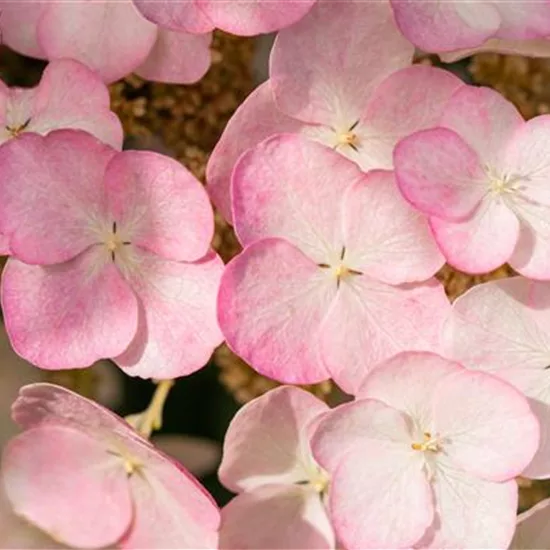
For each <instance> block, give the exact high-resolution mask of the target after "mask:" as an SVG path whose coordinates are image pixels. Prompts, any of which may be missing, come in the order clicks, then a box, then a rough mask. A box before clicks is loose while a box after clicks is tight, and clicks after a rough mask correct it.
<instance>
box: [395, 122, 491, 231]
mask: <svg viewBox="0 0 550 550" xmlns="http://www.w3.org/2000/svg"><path fill="white" fill-rule="evenodd" d="M394 162H395V175H396V178H397V182H398V184H399V188H400V189H401V192H402V193H403V195H404V196H405V198H406V199H407V200H408V201H409V202H410V203H411V204H412V205H413V206H415V207H416V208H418V209H419V210H420V211H421V212H424V213H425V214H429V215H432V216H437V217H439V218H442V219H446V220H460V219H463V218H465V217H466V216H469V215H470V214H471V213H472V212H473V211H474V210H475V208H476V207H477V206H478V204H479V203H480V201H481V199H482V198H483V197H484V195H485V194H486V192H487V183H486V180H487V176H486V174H485V172H484V171H483V168H482V165H481V161H480V159H479V156H478V155H477V152H476V151H475V150H474V149H472V148H471V147H470V146H469V145H468V144H467V143H466V142H465V141H464V140H463V139H462V138H461V137H460V136H459V135H458V134H456V133H455V132H453V131H452V130H449V129H446V128H433V129H429V130H423V131H419V132H417V133H415V134H413V135H411V136H409V137H406V138H405V139H403V140H402V141H400V142H399V144H398V145H397V147H396V148H395V151H394Z"/></svg>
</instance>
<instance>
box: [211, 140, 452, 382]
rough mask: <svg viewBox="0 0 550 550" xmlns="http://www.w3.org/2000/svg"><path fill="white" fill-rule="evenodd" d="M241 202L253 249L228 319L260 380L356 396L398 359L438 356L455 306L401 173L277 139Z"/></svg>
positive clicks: (257, 156)
mask: <svg viewBox="0 0 550 550" xmlns="http://www.w3.org/2000/svg"><path fill="white" fill-rule="evenodd" d="M232 196H233V213H234V222H235V230H236V233H237V236H238V238H239V240H240V242H241V243H242V244H243V246H245V249H244V251H243V252H242V253H241V254H240V255H238V256H237V257H236V258H235V259H233V260H232V261H231V262H230V263H229V264H228V266H227V268H226V270H225V272H224V275H223V277H222V283H221V287H220V292H219V296H218V319H219V321H220V326H221V328H222V331H223V333H224V335H225V337H226V340H227V343H228V345H229V346H230V348H231V349H233V351H235V353H237V354H238V355H239V356H241V357H242V358H243V359H244V360H245V361H247V362H248V363H249V364H250V365H252V366H253V367H254V368H255V369H256V370H258V371H259V372H261V373H262V374H265V375H267V376H269V377H271V378H275V379H277V380H280V381H283V382H288V383H312V382H318V381H320V380H324V379H327V378H329V377H332V378H334V379H335V380H336V381H337V383H338V384H339V385H341V387H342V388H343V389H344V390H346V391H348V392H353V390H354V389H355V388H356V384H357V379H358V375H359V374H360V373H361V372H364V371H365V370H366V369H368V368H369V367H371V366H374V365H375V364H376V363H377V362H379V361H380V360H382V359H385V358H387V357H389V356H390V355H392V354H394V353H396V352H397V351H401V350H405V349H420V350H433V349H437V347H438V339H439V330H440V323H441V321H442V320H443V318H444V317H445V315H446V313H447V309H448V308H449V303H448V301H447V298H446V297H445V294H444V292H443V288H442V286H441V285H440V284H439V283H438V282H437V281H436V280H435V279H430V277H431V276H432V275H433V274H434V273H435V272H436V271H437V270H438V269H439V268H440V267H441V266H442V262H443V259H442V257H441V255H440V253H439V251H438V250H437V247H436V246H435V243H434V241H433V239H432V236H431V234H430V231H429V228H428V225H427V222H426V220H425V219H424V217H423V216H421V215H420V214H418V213H415V211H414V210H413V209H411V208H410V206H409V205H407V203H406V201H404V200H403V199H402V197H401V196H400V194H399V192H398V191H397V188H396V186H395V183H394V179H393V176H392V173H391V172H384V171H372V172H369V173H368V174H365V173H363V172H361V170H360V169H359V168H358V167H357V166H356V164H354V163H353V162H351V161H350V160H349V159H346V158H345V157H344V156H342V155H340V154H338V153H337V152H335V151H331V150H330V149H328V148H327V147H325V146H323V145H320V144H318V143H315V142H313V141H311V140H309V139H306V138H304V137H301V136H297V135H290V134H286V135H279V136H275V137H273V138H270V139H268V140H266V141H264V142H262V143H261V144H260V145H258V146H256V147H255V148H254V149H250V150H249V151H248V152H247V153H245V154H244V155H243V156H242V157H241V159H240V161H239V163H238V164H237V166H236V167H235V171H234V177H233V187H232Z"/></svg>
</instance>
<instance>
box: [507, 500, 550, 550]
mask: <svg viewBox="0 0 550 550" xmlns="http://www.w3.org/2000/svg"><path fill="white" fill-rule="evenodd" d="M548 506H550V499H545V500H542V501H541V502H539V503H538V504H536V505H535V506H533V507H532V508H529V510H527V511H526V512H523V513H522V514H520V515H519V516H518V522H517V527H516V533H515V535H514V539H513V540H512V543H511V544H510V548H511V549H513V550H530V549H532V548H544V547H545V546H548V543H549V542H550V522H549V521H548V518H549V517H550V512H549V510H548Z"/></svg>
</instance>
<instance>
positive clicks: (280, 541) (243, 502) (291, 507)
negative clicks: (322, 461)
mask: <svg viewBox="0 0 550 550" xmlns="http://www.w3.org/2000/svg"><path fill="white" fill-rule="evenodd" d="M334 546H335V541H334V534H333V532H332V527H331V525H330V521H329V519H328V517H327V512H326V510H325V507H324V505H323V503H322V502H321V499H320V498H319V495H318V494H317V492H315V491H314V490H312V489H311V488H308V487H302V486H297V485H295V486H289V485H265V486H263V487H258V488H256V489H254V490H252V491H250V492H246V493H242V494H240V495H237V496H236V497H235V498H234V499H233V500H232V501H231V502H229V504H227V505H226V506H225V507H224V508H223V509H222V524H221V528H220V548H221V549H223V550H231V549H233V548H264V549H273V550H277V549H280V548H295V549H301V548H303V549H304V550H306V549H308V548H316V549H317V548H318V549H319V550H325V549H326V550H329V549H332V548H334Z"/></svg>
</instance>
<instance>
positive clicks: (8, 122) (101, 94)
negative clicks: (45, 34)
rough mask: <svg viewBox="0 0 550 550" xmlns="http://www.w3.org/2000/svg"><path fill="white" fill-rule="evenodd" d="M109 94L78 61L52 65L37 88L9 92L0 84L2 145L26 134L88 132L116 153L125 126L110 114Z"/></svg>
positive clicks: (10, 89)
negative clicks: (66, 131)
mask: <svg viewBox="0 0 550 550" xmlns="http://www.w3.org/2000/svg"><path fill="white" fill-rule="evenodd" d="M109 101H110V100H109V91H108V90H107V87H106V86H105V84H103V82H102V81H101V80H100V79H99V78H98V76H97V75H96V74H95V73H94V72H92V71H91V70H90V69H88V68H87V67H85V66H84V65H82V64H80V63H78V62H77V61H72V60H69V59H63V60H59V61H52V63H50V64H49V65H48V66H47V67H46V69H45V70H44V73H43V74H42V79H41V80H40V83H39V85H38V86H37V87H36V88H31V89H25V88H8V87H7V86H5V85H4V83H3V82H1V81H0V144H1V143H4V142H6V141H8V140H9V139H12V138H14V137H16V136H19V135H20V134H22V133H24V132H35V133H38V134H42V135H45V134H47V133H48V132H51V131H52V130H57V129H62V128H74V129H76V130H85V131H86V132H89V133H90V134H93V135H94V136H96V137H97V138H99V139H100V140H101V141H104V142H105V143H107V144H109V145H111V146H112V147H114V148H116V149H120V148H121V147H122V138H123V135H122V125H121V124H120V121H119V120H118V118H117V116H116V115H115V114H114V113H113V112H112V111H111V110H110V107H109V105H110V103H109Z"/></svg>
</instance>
